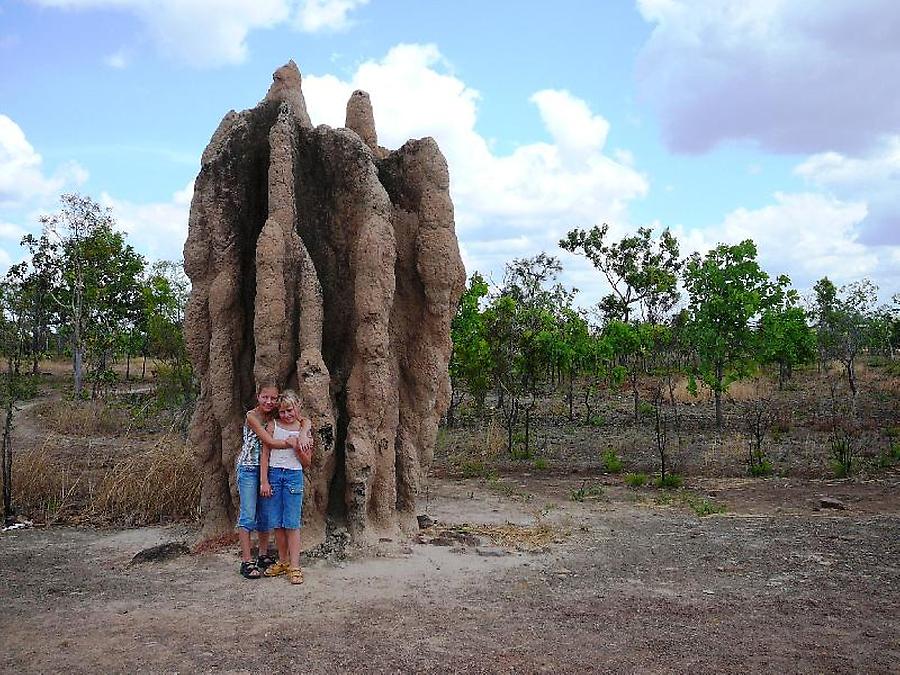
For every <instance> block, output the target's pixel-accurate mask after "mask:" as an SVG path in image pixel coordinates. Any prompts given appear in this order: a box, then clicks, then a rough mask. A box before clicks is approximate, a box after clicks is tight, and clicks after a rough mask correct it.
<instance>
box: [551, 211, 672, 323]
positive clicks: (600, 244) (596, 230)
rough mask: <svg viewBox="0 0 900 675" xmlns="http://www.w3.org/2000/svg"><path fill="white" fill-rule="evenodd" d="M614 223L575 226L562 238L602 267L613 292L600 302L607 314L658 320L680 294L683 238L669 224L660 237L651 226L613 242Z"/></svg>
mask: <svg viewBox="0 0 900 675" xmlns="http://www.w3.org/2000/svg"><path fill="white" fill-rule="evenodd" d="M608 240H609V225H607V224H606V223H604V224H603V225H602V226H600V227H597V226H594V227H592V228H591V229H590V230H582V229H578V228H576V229H574V230H572V231H570V232H569V233H568V234H567V235H566V237H565V238H564V239H562V240H560V242H559V245H560V247H561V248H563V249H564V250H566V251H569V252H571V253H577V254H580V255H583V256H584V257H586V258H587V259H588V260H590V261H591V263H592V264H593V265H594V267H595V268H597V269H598V270H600V271H601V272H602V273H603V276H604V277H605V278H606V281H607V282H608V283H609V285H610V288H611V289H612V292H611V293H610V294H609V295H607V296H605V297H604V298H603V299H602V300H601V301H600V303H599V308H600V310H601V312H602V314H603V315H604V316H605V317H606V318H607V319H615V320H619V321H623V322H625V323H629V322H632V321H634V320H635V319H637V318H638V316H635V308H637V310H638V312H637V313H638V314H639V317H640V318H641V319H642V320H643V321H645V322H648V323H659V322H661V321H662V320H663V318H664V317H665V316H666V314H668V313H669V312H670V311H671V309H672V308H673V307H674V306H675V304H676V303H677V302H678V299H679V293H678V277H679V274H680V272H681V269H682V267H683V261H682V259H681V258H680V253H679V245H678V240H677V239H676V238H675V236H674V235H673V234H672V233H671V231H669V229H668V228H666V229H664V230H663V231H662V232H661V233H660V235H659V238H658V239H654V238H653V230H652V229H651V228H649V227H641V228H638V230H637V233H636V234H634V235H629V236H626V237H623V238H622V239H620V240H619V241H617V242H609V241H608Z"/></svg>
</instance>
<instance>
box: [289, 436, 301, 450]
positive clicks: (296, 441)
mask: <svg viewBox="0 0 900 675" xmlns="http://www.w3.org/2000/svg"><path fill="white" fill-rule="evenodd" d="M285 443H288V444H289V445H290V446H291V448H293V449H294V450H300V449H301V448H302V447H303V441H301V440H300V437H299V436H288V437H287V438H286V439H285Z"/></svg>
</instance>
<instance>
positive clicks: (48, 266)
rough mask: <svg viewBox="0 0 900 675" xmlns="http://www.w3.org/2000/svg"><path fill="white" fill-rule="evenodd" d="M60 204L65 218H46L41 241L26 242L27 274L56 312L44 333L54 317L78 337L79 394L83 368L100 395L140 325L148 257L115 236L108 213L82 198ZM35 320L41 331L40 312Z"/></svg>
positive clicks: (69, 197) (29, 238) (65, 198)
mask: <svg viewBox="0 0 900 675" xmlns="http://www.w3.org/2000/svg"><path fill="white" fill-rule="evenodd" d="M60 201H61V209H60V211H59V212H58V213H55V214H51V215H48V216H42V217H41V223H42V225H43V226H44V229H43V232H42V234H41V236H40V237H35V236H33V235H26V236H25V237H24V238H23V240H22V244H23V245H24V246H26V247H27V248H28V249H29V252H30V254H31V262H30V263H29V267H28V269H27V271H26V270H24V269H22V270H21V271H20V274H21V275H22V277H23V278H25V279H28V280H29V282H33V283H34V289H35V293H36V295H35V299H36V300H37V298H38V297H40V302H41V303H42V304H43V305H50V306H52V307H53V313H52V315H51V314H50V313H49V312H46V311H44V312H43V313H42V314H41V321H43V322H44V325H43V327H42V328H43V330H46V329H47V324H49V322H50V321H51V320H52V321H53V323H54V324H55V325H56V327H57V329H58V331H59V333H60V334H61V335H62V336H64V337H67V338H69V339H70V340H71V344H72V354H73V359H74V371H75V395H76V396H80V395H81V389H82V367H83V364H84V363H87V365H88V366H89V368H90V373H89V381H90V382H91V383H92V384H93V393H94V394H95V395H96V394H97V393H98V392H99V391H102V390H103V389H104V388H105V387H108V386H109V383H110V372H111V371H110V369H109V361H110V359H111V357H112V356H113V355H114V354H115V352H116V351H117V350H118V349H119V348H120V347H121V345H122V343H123V340H124V336H125V335H126V334H127V331H128V328H129V327H130V326H133V325H134V324H135V323H137V321H138V315H139V313H140V309H141V307H142V302H141V287H140V283H139V280H140V276H141V273H142V272H143V270H144V259H143V257H142V256H140V255H139V254H138V253H137V252H135V250H134V248H132V247H131V246H130V245H129V244H127V243H126V241H125V235H123V234H122V233H121V232H118V231H116V229H115V221H114V219H113V217H112V215H111V213H110V211H109V209H104V208H102V207H101V206H100V205H99V204H97V203H96V202H94V201H93V200H92V199H91V198H90V197H84V196H81V195H78V194H64V195H62V197H61V198H60ZM38 289H39V290H38ZM34 318H35V321H36V323H35V326H36V330H38V328H37V313H36V312H35V313H34Z"/></svg>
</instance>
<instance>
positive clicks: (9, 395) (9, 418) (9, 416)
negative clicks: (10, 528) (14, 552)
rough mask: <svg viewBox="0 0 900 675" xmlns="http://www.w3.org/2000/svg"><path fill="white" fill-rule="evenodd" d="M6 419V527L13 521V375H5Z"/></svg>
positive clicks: (4, 465) (4, 456)
mask: <svg viewBox="0 0 900 675" xmlns="http://www.w3.org/2000/svg"><path fill="white" fill-rule="evenodd" d="M7 378H8V379H7V382H6V387H7V392H6V419H5V421H4V424H3V448H2V450H3V522H4V523H6V524H7V525H8V524H10V523H11V522H12V521H13V518H14V516H15V512H14V511H13V506H12V463H13V450H12V422H13V412H14V411H15V402H14V396H13V384H12V378H13V374H12V373H11V372H8V373H7Z"/></svg>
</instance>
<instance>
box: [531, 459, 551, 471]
mask: <svg viewBox="0 0 900 675" xmlns="http://www.w3.org/2000/svg"><path fill="white" fill-rule="evenodd" d="M531 466H533V467H534V468H535V469H536V470H537V471H546V470H547V469H549V468H550V462H548V461H547V458H546V457H538V458H537V459H535V460H534V461H533V462H532V463H531Z"/></svg>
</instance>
